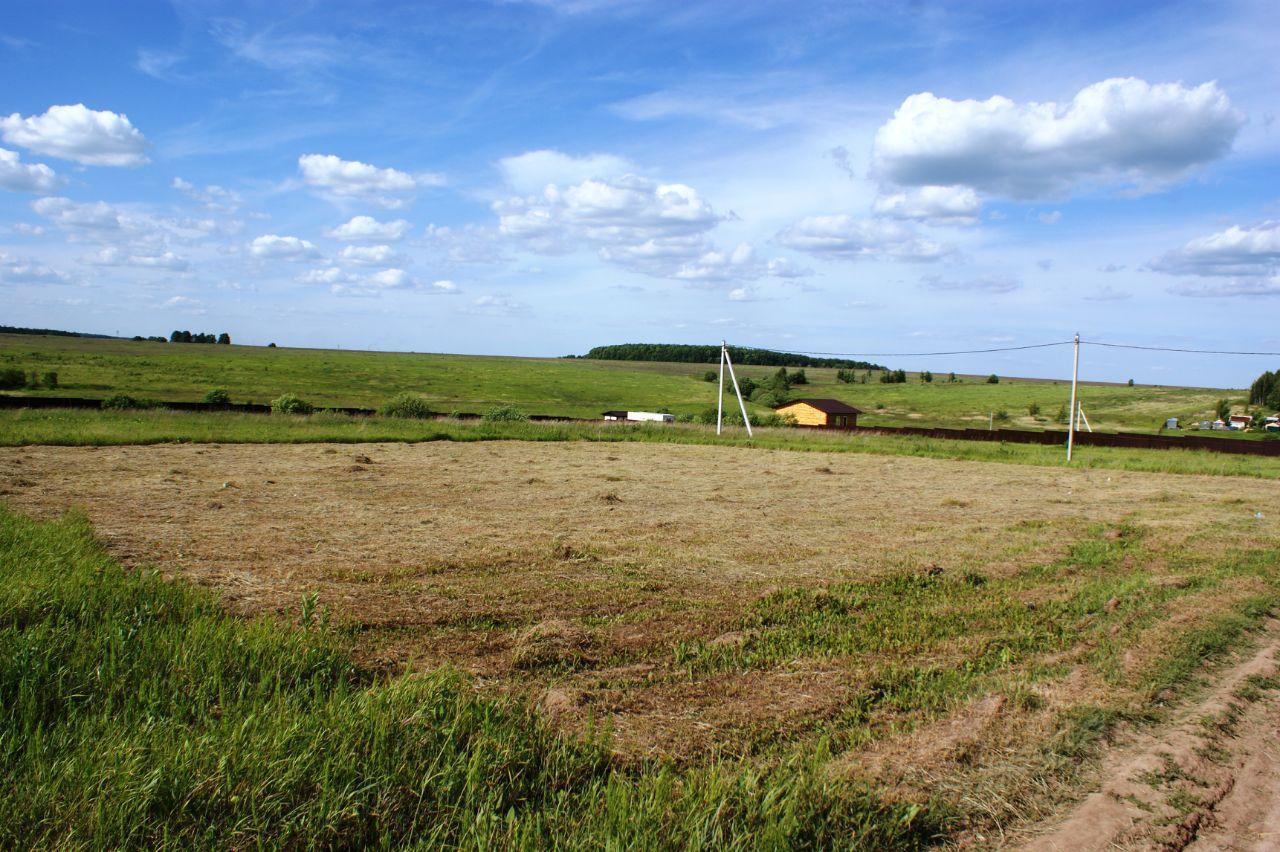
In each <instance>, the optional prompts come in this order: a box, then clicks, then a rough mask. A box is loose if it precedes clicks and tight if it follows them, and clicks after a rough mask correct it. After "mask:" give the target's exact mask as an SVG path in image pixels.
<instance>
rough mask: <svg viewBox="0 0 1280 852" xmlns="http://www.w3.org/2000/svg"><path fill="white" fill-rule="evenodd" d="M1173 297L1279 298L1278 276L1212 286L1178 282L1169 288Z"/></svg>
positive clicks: (1231, 280) (1243, 279)
mask: <svg viewBox="0 0 1280 852" xmlns="http://www.w3.org/2000/svg"><path fill="white" fill-rule="evenodd" d="M1169 292H1170V293H1173V294H1174V295H1175V296H1189V297H1192V298H1201V299H1225V298H1233V297H1238V296H1280V275H1273V276H1271V277H1270V278H1260V277H1259V278H1233V279H1228V280H1225V281H1216V282H1214V283H1212V284H1193V283H1191V282H1187V281H1180V282H1178V283H1177V284H1174V285H1173V286H1172V287H1170V288H1169Z"/></svg>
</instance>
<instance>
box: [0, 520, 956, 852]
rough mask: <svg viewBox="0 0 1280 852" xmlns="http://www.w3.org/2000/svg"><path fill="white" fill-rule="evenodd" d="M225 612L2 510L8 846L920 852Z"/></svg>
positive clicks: (455, 679) (325, 640) (842, 800)
mask: <svg viewBox="0 0 1280 852" xmlns="http://www.w3.org/2000/svg"><path fill="white" fill-rule="evenodd" d="M303 622H304V623H302V624H300V625H292V626H291V625H286V624H283V623H281V622H278V621H270V620H258V621H242V620H238V619H234V618H231V617H229V616H227V615H225V614H224V613H223V612H222V611H221V609H220V608H219V606H218V604H217V602H216V600H215V599H214V598H213V597H212V596H211V595H210V594H209V593H207V592H205V591H203V590H199V589H195V588H193V587H190V586H187V585H184V584H182V583H179V582H169V581H166V580H164V579H162V578H161V577H160V576H159V575H157V574H156V573H153V572H152V573H138V572H129V571H126V570H124V569H123V568H122V567H121V566H119V565H118V564H117V563H115V562H114V561H113V560H111V559H110V558H109V557H108V556H107V555H106V554H105V553H104V552H103V550H102V549H101V547H100V546H99V545H98V543H97V542H96V541H95V539H94V538H93V535H92V532H91V530H90V528H89V526H88V524H87V522H86V521H84V520H83V519H82V518H79V517H75V516H69V517H67V518H64V519H63V520H60V521H56V522H51V523H37V522H34V521H31V520H28V519H25V518H22V517H19V516H16V515H14V514H13V513H11V512H9V511H8V510H5V509H2V508H0V774H2V776H3V778H4V783H3V784H0V846H3V847H5V848H13V847H25V848H45V847H64V848H89V847H93V848H103V847H109V848H116V847H147V848H155V847H160V848H179V847H181V848H187V847H191V846H201V847H218V848H226V847H249V846H268V847H279V846H285V847H304V846H305V847H318V848H356V847H365V846H380V847H386V846H395V847H399V846H406V845H415V846H421V847H429V848H438V847H450V848H468V849H479V848H486V849H487V848H584V847H585V848H615V849H618V848H656V849H676V848H726V849H747V848H751V849H755V848H765V849H782V848H840V847H843V848H866V849H897V848H915V847H918V846H920V845H922V844H924V843H926V842H927V841H928V840H929V839H930V838H931V837H932V836H934V835H935V834H936V832H937V831H938V830H939V824H938V822H937V818H936V817H934V816H932V815H931V812H930V811H928V810H922V809H921V807H919V806H917V805H912V804H908V803H902V802H895V803H887V802H884V801H881V800H879V799H878V798H876V797H875V796H874V795H872V794H871V793H870V792H868V791H867V790H866V789H864V788H861V787H859V786H856V785H852V784H849V783H847V782H840V781H837V780H834V779H833V778H832V777H831V776H829V775H828V774H826V773H825V772H823V771H822V765H823V762H824V757H825V756H824V755H823V754H821V753H820V750H819V753H815V754H812V755H809V756H806V757H803V758H797V759H792V760H780V761H776V762H774V763H771V764H768V765H754V766H753V765H747V764H740V763H712V764H707V765H702V766H699V767H695V768H691V769H677V768H673V767H671V766H667V765H662V764H658V763H653V764H645V765H642V766H639V767H633V768H626V767H620V766H617V765H614V764H613V763H612V762H611V760H610V758H609V756H608V754H607V753H606V751H605V750H604V749H603V747H602V746H601V745H600V744H599V743H596V742H585V741H578V740H572V739H566V738H564V737H561V736H559V735H557V734H556V733H555V732H553V731H551V730H550V729H549V728H547V727H546V726H545V725H544V724H543V723H542V722H541V721H540V720H539V718H538V717H537V716H535V715H533V714H532V713H531V712H530V711H528V710H526V709H524V708H523V707H522V705H518V704H515V703H510V702H506V701H501V700H492V699H488V698H483V697H480V696H479V695H477V694H476V693H475V691H474V690H473V689H472V688H471V687H470V686H469V685H468V683H467V681H466V680H465V679H464V678H463V677H462V676H460V675H459V674H457V673H454V672H449V671H438V672H435V673H431V674H427V675H422V676H416V677H403V678H400V679H395V680H391V681H384V680H381V679H379V678H377V677H375V676H373V675H372V674H370V673H368V672H366V671H363V670H361V669H360V668H359V667H357V666H356V665H354V664H353V663H352V662H351V660H350V658H349V657H348V655H347V653H346V649H345V647H344V640H343V639H342V638H341V636H340V635H339V634H336V633H334V632H332V631H330V630H329V629H327V628H326V627H324V626H323V625H322V623H321V621H317V620H316V619H315V618H314V611H313V610H312V609H311V608H310V607H308V608H306V617H305V619H303Z"/></svg>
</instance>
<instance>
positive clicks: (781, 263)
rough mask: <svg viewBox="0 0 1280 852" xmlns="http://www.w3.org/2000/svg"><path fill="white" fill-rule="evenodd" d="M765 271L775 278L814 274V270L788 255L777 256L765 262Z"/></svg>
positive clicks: (800, 276)
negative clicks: (798, 263)
mask: <svg viewBox="0 0 1280 852" xmlns="http://www.w3.org/2000/svg"><path fill="white" fill-rule="evenodd" d="M765 272H766V273H767V274H769V275H772V276H773V277H774V278H804V277H806V276H809V275H812V274H813V270H812V269H808V268H806V267H803V266H799V265H797V264H796V263H795V262H794V261H793V260H791V259H790V258H787V257H775V258H774V259H773V260H771V261H769V262H768V263H767V264H765Z"/></svg>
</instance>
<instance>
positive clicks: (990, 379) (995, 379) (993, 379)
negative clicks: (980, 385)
mask: <svg viewBox="0 0 1280 852" xmlns="http://www.w3.org/2000/svg"><path fill="white" fill-rule="evenodd" d="M987 384H989V385H998V384H1000V377H999V376H997V375H996V374H995V373H992V374H991V375H989V376H987Z"/></svg>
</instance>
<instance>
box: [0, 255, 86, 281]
mask: <svg viewBox="0 0 1280 852" xmlns="http://www.w3.org/2000/svg"><path fill="white" fill-rule="evenodd" d="M0 281H4V282H5V283H6V284H70V283H71V279H70V278H68V277H67V276H66V275H64V274H63V273H61V272H59V271H58V270H56V269H53V268H52V267H49V266H45V265H44V264H43V263H40V262H38V261H35V260H32V259H31V258H24V257H14V256H13V255H9V254H5V253H4V252H0Z"/></svg>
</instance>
